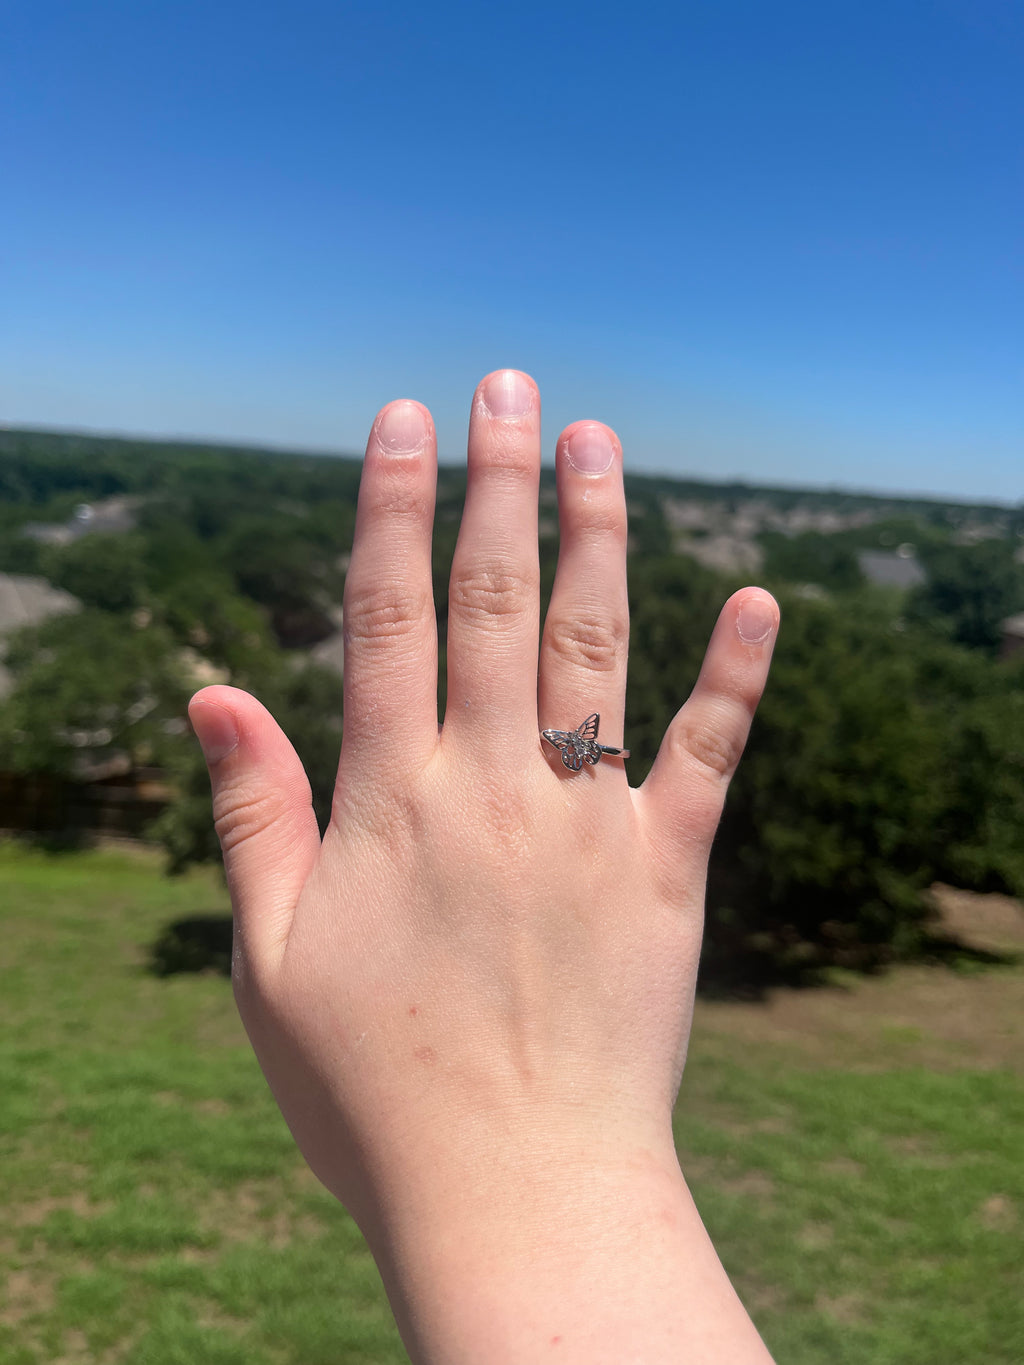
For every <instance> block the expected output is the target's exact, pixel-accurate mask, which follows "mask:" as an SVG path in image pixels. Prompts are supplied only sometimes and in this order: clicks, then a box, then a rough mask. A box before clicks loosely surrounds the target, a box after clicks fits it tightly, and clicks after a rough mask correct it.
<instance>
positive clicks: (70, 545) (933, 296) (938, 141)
mask: <svg viewBox="0 0 1024 1365" xmlns="http://www.w3.org/2000/svg"><path fill="white" fill-rule="evenodd" d="M1022 63H1024V14H1022V12H1021V10H1020V7H1019V6H1017V5H1013V4H1010V3H1008V2H1004V0H981V2H980V3H973V4H967V3H962V2H961V0H934V2H933V3H901V2H899V0H897V3H888V4H885V5H882V4H874V3H869V4H865V5H861V6H859V7H857V8H856V9H855V10H851V9H849V8H848V7H846V8H843V7H838V6H827V5H826V6H821V5H811V4H804V3H791V2H787V0H783V3H780V4H776V5H773V6H766V5H760V4H752V3H737V4H732V5H708V4H693V5H681V6H673V7H669V6H661V5H657V6H648V7H636V8H634V9H633V10H622V9H621V8H620V7H612V6H608V5H601V4H596V5H591V6H589V7H585V8H583V7H578V6H559V5H547V6H539V5H533V4H523V5H520V6H517V7H514V8H511V9H504V10H494V9H487V8H481V7H479V6H469V5H460V4H442V5H439V6H436V7H434V8H433V9H431V8H429V7H428V8H426V9H424V8H423V7H413V6H407V5H403V4H394V5H378V6H374V7H367V6H362V7H354V6H348V5H344V4H312V3H304V2H300V3H295V4H291V5H289V6H287V7H285V6H283V5H279V4H250V5H247V6H242V5H240V4H236V3H233V2H232V0H228V2H226V3H221V4H215V5H211V4H208V3H207V4H204V5H199V4H193V3H188V2H186V0H182V2H181V3H175V4H173V5H172V4H166V3H160V2H159V0H157V2H156V3H151V4H138V3H127V2H126V3H110V2H109V0H93V2H92V3H88V4H85V3H60V2H57V0H40V3H37V4H35V5H33V6H31V7H19V8H8V11H7V12H6V13H5V14H4V15H3V16H0V139H2V165H3V176H2V182H0V210H2V211H0V830H2V831H5V835H6V837H5V838H4V839H3V841H2V842H0V913H2V914H3V916H4V921H5V939H6V942H5V945H4V949H3V955H2V956H0V961H2V963H3V980H4V991H3V997H2V998H0V1018H2V1019H3V1029H2V1031H0V1032H2V1036H3V1039H4V1041H3V1042H2V1043H0V1076H2V1080H3V1085H2V1086H0V1096H2V1098H0V1143H2V1144H3V1146H2V1149H0V1150H2V1151H3V1153H4V1160H3V1162H2V1163H0V1170H2V1171H3V1172H4V1174H3V1175H0V1182H2V1184H3V1185H4V1186H6V1191H5V1192H6V1203H7V1207H8V1208H9V1210H10V1235H9V1236H6V1235H5V1236H4V1237H3V1238H0V1267H2V1268H3V1269H4V1271H5V1274H6V1279H5V1288H4V1291H3V1293H4V1295H5V1297H4V1299H3V1300H2V1303H0V1361H10V1362H17V1365H36V1363H37V1362H39V1365H42V1362H47V1365H48V1363H49V1362H51V1361H53V1360H55V1359H61V1360H68V1361H71V1360H83V1361H85V1360H90V1361H91V1360H105V1361H106V1360H109V1361H136V1360H137V1361H145V1362H146V1363H147V1365H164V1362H167V1365H171V1362H178V1361H180V1360H183V1359H188V1360H189V1361H193V1362H205V1361H209V1362H218V1365H220V1363H222V1362H232V1361H235V1360H237V1361H243V1360H244V1361H245V1362H246V1365H254V1363H255V1365H262V1363H263V1362H278V1361H283V1362H291V1361H295V1362H300V1361H301V1362H302V1363H303V1365H315V1363H316V1362H319V1361H323V1362H325V1365H326V1362H328V1361H329V1362H332V1365H334V1363H336V1362H339V1361H343V1362H348V1361H351V1362H364V1361H366V1362H370V1361H373V1362H376V1361H392V1360H402V1359H404V1357H403V1355H402V1352H401V1347H400V1345H399V1344H398V1341H397V1337H396V1336H395V1333H394V1329H393V1327H392V1325H391V1323H390V1318H389V1315H388V1311H387V1307H386V1302H385V1301H384V1299H383V1297H382V1292H381V1290H380V1286H379V1281H378V1280H377V1278H376V1272H375V1271H374V1269H373V1266H372V1262H371V1261H370V1260H369V1258H368V1254H367V1253H366V1251H365V1248H364V1247H363V1245H362V1242H361V1240H360V1238H359V1236H358V1234H357V1233H356V1232H355V1230H354V1229H353V1227H352V1225H351V1223H350V1222H349V1221H348V1219H347V1218H346V1217H345V1216H344V1215H343V1214H341V1213H340V1211H338V1210H337V1209H336V1207H335V1206H334V1205H333V1203H332V1202H331V1201H330V1200H329V1198H328V1197H327V1196H326V1195H325V1194H324V1193H323V1192H322V1191H321V1190H320V1189H319V1188H318V1187H317V1186H316V1185H315V1182H313V1181H312V1178H311V1177H309V1176H308V1173H307V1172H306V1171H305V1168H304V1167H303V1166H302V1164H301V1162H299V1161H298V1159H297V1156H296V1154H295V1153H294V1150H293V1148H292V1146H291V1142H290V1138H289V1137H288V1134H287V1131H286V1129H285V1128H284V1125H283V1123H282V1121H281V1120H280V1117H279V1115H278V1114H277V1111H276V1109H275V1108H274V1106H273V1103H272V1101H271V1100H270V1097H269V1095H268V1093H267V1092H266V1088H265V1086H264V1084H263V1082H262V1078H261V1076H260V1074H259V1072H258V1070H257V1068H256V1065H255V1062H254V1061H253V1059H252V1057H251V1055H250V1053H249V1051H248V1049H247V1045H246V1043H245V1040H244V1037H243V1036H242V1034H241V1030H240V1026H239V1025H238V1023H237V1020H236V1019H235V1016H234V1010H233V1006H232V1002H231V993H230V986H229V983H228V981H227V970H228V963H229V957H230V932H231V931H230V915H229V904H228V900H227V896H226V893H225V890H224V886H223V881H222V878H221V877H220V874H219V871H218V866H219V864H218V850H217V845H216V840H215V838H214V836H213V831H212V819H211V812H210V803H209V796H208V791H207V782H206V774H205V768H204V767H203V764H202V761H201V757H200V755H199V752H198V747H197V746H196V745H195V742H194V740H193V738H192V736H191V732H190V729H189V726H188V722H187V718H186V710H185V708H186V704H187V701H188V698H189V696H190V695H191V693H192V692H193V691H194V690H195V689H196V688H197V687H199V686H202V685H204V684H205V683H208V682H212V681H224V682H231V683H234V684H236V685H238V686H241V687H245V688H247V689H249V690H251V691H252V692H254V693H255V694H256V695H258V696H259V697H260V698H261V699H262V700H263V701H264V702H265V703H266V704H267V705H268V706H269V707H270V709H271V710H272V711H273V712H274V714H275V715H276V716H277V717H278V719H279V720H280V721H281V723H282V725H283V726H284V728H285V730H286V731H287V732H288V734H289V735H290V736H291V738H292V740H293V742H294V743H295V745H296V747H297V749H298V750H299V752H300V754H301V755H302V757H303V759H304V761H305V762H306V765H307V770H308V771H309V773H310V777H311V780H312V783H313V788H314V799H315V802H316V806H317V811H318V815H319V816H320V819H321V822H324V821H326V819H327V817H328V815H329V810H330V795H331V786H332V781H333V775H334V769H335V766H336V762H337V753H338V747H339V744H340V735H341V722H342V700H341V695H342V691H341V689H342V681H341V680H342V672H343V651H342V647H341V638H342V636H341V632H342V612H341V601H342V593H343V589H344V579H345V571H346V567H347V563H348V551H349V548H350V544H351V534H352V527H353V520H354V504H355V495H356V490H357V487H358V478H359V463H358V455H359V452H360V450H361V448H362V445H363V443H364V441H365V437H366V433H367V431H368V430H369V427H370V425H371V423H372V421H373V418H374V416H375V413H376V411H377V410H378V408H379V407H380V406H381V405H382V404H383V403H385V402H387V401H388V400H390V399H392V398H395V397H400V396H408V397H413V398H417V399H419V400H421V401H423V402H425V403H426V404H428V406H429V407H430V408H431V410H432V412H433V414H434V417H435V421H436V424H437V427H438V433H439V443H440V451H441V459H442V468H441V471H440V475H439V487H438V517H437V524H436V528H435V570H434V572H435V596H436V600H437V609H438V624H439V630H440V635H441V643H442V662H443V642H444V630H445V621H446V601H447V572H448V565H449V563H450V559H451V554H452V550H453V547H454V542H455V536H456V533H457V529H458V520H459V514H460V509H461V502H462V497H463V493H464V487H465V477H464V451H465V429H466V424H467V417H468V411H469V402H470V397H471V395H472V392H473V388H474V386H475V384H476V383H477V382H478V380H479V379H480V378H481V377H482V375H483V374H485V373H486V372H488V371H489V370H491V369H494V368H497V367H501V366H514V367H517V368H521V369H524V370H527V371H528V372H529V373H531V374H532V375H533V376H534V377H535V378H536V379H537V381H538V383H539V385H540V388H541V393H542V397H543V401H544V438H545V449H546V451H547V452H548V454H549V456H550V454H551V453H553V449H554V443H555V439H556V437H557V435H558V432H559V430H560V429H561V428H562V427H563V426H564V425H565V424H566V423H568V422H570V421H573V420H576V419H577V418H580V417H593V418H598V419H600V420H603V421H606V422H608V423H609V424H610V425H612V426H613V427H615V429H616V430H617V431H618V433H619V434H620V436H621V438H622V441H623V446H624V450H625V458H626V468H627V495H628V500H629V508H630V518H631V544H630V596H631V609H632V617H633V638H632V655H631V677H630V697H629V708H628V716H627V731H626V733H627V741H628V743H629V744H630V748H631V749H632V752H633V753H634V755H636V758H635V759H634V760H632V761H631V763H630V775H631V780H632V781H633V782H634V783H638V782H639V781H640V780H642V778H643V776H644V775H645V772H646V768H647V766H648V765H649V763H650V761H651V759H652V758H653V755H654V753H655V751H656V748H657V744H658V741H659V739H660V736H661V734H662V732H663V730H664V727H665V725H666V724H667V722H668V720H669V719H670V717H671V716H672V714H673V713H674V711H675V709H676V708H677V707H678V705H679V704H680V702H681V701H682V700H683V699H684V698H685V695H686V693H687V690H688V688H689V687H690V685H691V684H692V681H693V679H694V678H695V676H696V671H697V669H698V667H699V663H700V658H701V655H702V653H703V648H704V645H705V643H706V640H707V636H708V633H709V631H710V628H711V625H712V623H713V621H714V618H715V615H716V613H717V609H718V606H719V604H720V603H721V602H722V601H723V600H724V598H725V597H726V596H727V595H728V593H729V592H731V591H732V590H733V589H734V588H736V587H739V586H741V585H742V584H743V583H747V582H751V581H757V582H759V583H763V584H764V585H765V586H767V587H769V588H770V589H772V591H774V592H775V593H776V595H777V596H778V597H779V600H780V602H781V604H782V608H783V627H782V632H781V635H780V640H779V645H778V649H777V652H776V662H775V666H774V669H773V675H772V680H771V682H770V685H769V689H768V693H767V695H766V698H765V701H764V704H763V707H762V710H761V712H760V713H759V716H758V719H757V721H756V723H755V727H754V730H753V733H752V736H751V743H750V747H749V751H748V755H747V757H746V758H745V760H744V763H743V765H742V766H741V769H740V772H739V774H738V776H737V778H736V781H735V783H734V786H733V789H732V791H731V793H730V797H729V803H728V807H727V811H726V817H725V820H724V821H723V826H722V830H721V833H720V836H719V840H718V843H717V845H716V851H715V857H714V860H713V866H712V871H711V877H710V882H709V902H708V926H707V941H706V948H705V957H704V962H703V965H702V989H703V992H704V999H703V1001H702V1003H701V1006H700V1007H699V1009H698V1022H697V1027H696V1031H695V1036H694V1042H693V1047H692V1051H691V1060H690V1063H689V1067H688V1071H687V1078H686V1082H685V1084H684V1092H683V1100H682V1102H681V1106H680V1116H679V1129H678V1140H679V1146H680V1152H681V1155H682V1157H683V1161H684V1169H686V1171H687V1173H688V1175H689V1176H690V1178H691V1181H692V1183H693V1186H694V1189H695V1192H696V1195H697V1198H698V1203H699V1204H700V1207H701V1210H702V1213H703V1214H704V1216H705V1219H706V1221H707V1222H708V1224H709V1227H710V1228H711V1230H712V1233H713V1236H714V1237H715V1240H716V1244H718V1245H719V1246H720V1249H721V1250H722V1254H723V1258H724V1259H725V1261H726V1264H727V1266H728V1268H729V1270H730V1272H731V1273H732V1274H733V1275H734V1277H735V1278H736V1280H737V1283H738V1285H739V1287H740V1289H741V1293H742V1294H743V1295H744V1298H745V1300H746V1301H747V1302H748V1303H749V1304H750V1306H751V1309H752V1312H753V1314H754V1317H755V1320H756V1321H757V1323H758V1325H759V1327H760V1328H761V1329H762V1331H763V1332H764V1334H765V1336H766V1339H767V1340H768V1343H769V1345H770V1346H771V1347H772V1348H773V1350H774V1351H775V1352H776V1353H777V1354H778V1356H779V1358H780V1360H781V1359H786V1360H790V1361H797V1362H800V1361H807V1362H810V1361H812V1360H814V1361H817V1360H820V1359H821V1358H822V1355H823V1353H827V1354H828V1357H829V1358H830V1359H832V1360H834V1361H836V1362H846V1361H849V1362H862V1361H863V1362H867V1361H869V1360H870V1361H872V1362H875V1363H876V1365H877V1362H880V1361H892V1362H918V1361H920V1362H922V1365H923V1362H926V1361H927V1362H928V1365H936V1362H942V1361H946V1360H948V1361H954V1360H956V1361H958V1362H959V1361H961V1360H964V1359H972V1360H978V1361H993V1362H1007V1365H1009V1363H1010V1362H1014V1363H1015V1365H1017V1363H1019V1361H1020V1360H1021V1359H1024V1314H1022V1310H1021V1307H1020V1302H1019V1297H1020V1296H1019V1293H1018V1292H1016V1290H1015V1287H1014V1286H1015V1275H1016V1274H1017V1273H1018V1269H1019V1265H1018V1263H1019V1245H1018V1244H1019V1235H1020V1219H1021V1217H1022V1216H1024V1176H1022V1174H1021V1170H1020V1166H1019V1161H1016V1160H1015V1159H1014V1153H1013V1135H1014V1134H1016V1133H1017V1132H1019V1125H1020V1122H1021V1121H1022V1120H1024V1086H1022V1084H1021V1063H1020V1057H1021V1055H1022V1054H1021V1047H1020V1044H1021V1042H1022V1037H1021V1034H1022V1028H1021V1018H1022V1014H1021V1008H1022V1006H1024V961H1022V958H1021V950H1022V947H1024V916H1022V915H1021V897H1022V896H1024V686H1022V685H1024V500H1022V499H1024V491H1022V471H1024V404H1022V386H1021V380H1022V359H1021V357H1022V353H1024V352H1022V335H1021V333H1022V327H1021V319H1022V317H1024V276H1022V271H1021V257H1020V242H1021V232H1022V208H1024V189H1022V186H1024V178H1022V165H1021V155H1020V148H1021V145H1022V133H1024V114H1022V99H1021V94H1020V84H1021V82H1020V72H1021V69H1022ZM557 549H558V529H557V509H556V507H555V501H554V482H553V472H552V470H551V468H550V464H548V465H547V466H546V468H545V471H544V477H543V480H542V491H541V563H542V573H543V579H544V584H545V591H547V590H548V589H549V588H550V583H551V580H552V577H553V573H554V565H555V561H556V557H557ZM439 693H440V695H439V704H440V705H441V706H442V707H443V701H444V680H443V675H442V678H441V682H440V689H439ZM1018 1288H1019V1286H1018Z"/></svg>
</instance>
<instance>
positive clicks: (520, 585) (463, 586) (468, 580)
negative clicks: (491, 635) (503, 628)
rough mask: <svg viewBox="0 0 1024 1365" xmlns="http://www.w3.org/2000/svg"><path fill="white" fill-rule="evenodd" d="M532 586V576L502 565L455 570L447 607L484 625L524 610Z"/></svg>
mask: <svg viewBox="0 0 1024 1365" xmlns="http://www.w3.org/2000/svg"><path fill="white" fill-rule="evenodd" d="M535 590H536V584H535V582H534V580H533V579H531V578H528V577H527V576H525V575H524V574H521V573H516V572H513V571H510V570H505V569H478V570H475V571H474V572H472V573H465V574H463V573H459V574H456V575H455V576H454V578H453V581H452V588H451V593H450V601H449V608H450V609H451V610H453V611H454V612H456V613H458V614H459V615H461V616H462V617H464V618H465V619H467V620H470V621H473V622H474V623H475V624H479V625H483V626H487V625H491V624H494V623H497V622H500V621H501V620H503V619H505V618H507V617H509V616H518V615H521V614H522V613H523V612H525V611H526V609H527V606H528V604H529V602H530V600H531V598H532V595H533V593H534V592H535Z"/></svg>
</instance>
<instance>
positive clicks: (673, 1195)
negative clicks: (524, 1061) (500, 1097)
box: [371, 1149, 770, 1365]
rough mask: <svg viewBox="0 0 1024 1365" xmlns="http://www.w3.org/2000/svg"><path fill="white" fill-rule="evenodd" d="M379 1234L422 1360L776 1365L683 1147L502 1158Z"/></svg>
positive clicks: (440, 1364)
mask: <svg viewBox="0 0 1024 1365" xmlns="http://www.w3.org/2000/svg"><path fill="white" fill-rule="evenodd" d="M487 1164H491V1163H487ZM371 1240H372V1241H374V1242H376V1243H377V1245H376V1246H375V1247H374V1250H375V1253H376V1254H377V1258H378V1262H379V1263H380V1265H381V1269H382V1272H383V1274H384V1277H385V1281H386V1283H387V1287H388V1292H389V1295H390V1296H391V1300H392V1306H393V1308H394V1310H395V1314H396V1318H397V1319H398V1322H399V1326H400V1328H401V1330H402V1333H403V1336H404V1338H405V1340H406V1345H407V1347H408V1349H409V1352H410V1355H411V1357H412V1359H413V1361H414V1362H416V1365H520V1362H522V1365H528V1363H530V1365H532V1362H536V1361H543V1360H548V1359H550V1360H552V1361H554V1362H560V1363H564V1365H576V1362H580V1365H605V1363H606V1362H607V1365H630V1362H635V1363H636V1365H684V1363H685V1365H698V1362H699V1363H700V1365H704V1363H705V1362H706V1363H707V1365H712V1362H713V1365H741V1363H742V1365H765V1363H766V1362H769V1361H770V1356H769V1355H768V1352H767V1350H766V1349H765V1347H764V1344H763V1343H762V1342H761V1340H760V1338H759V1336H758V1335H757V1332H756V1331H755V1329H754V1327H753V1325H752V1324H751V1322H750V1319H749V1317H748V1316H747V1314H746V1312H745V1310H744V1308H743V1306H742V1305H741V1303H740V1301H739V1299H738V1298H737V1296H736V1294H735V1291H734V1290H733V1288H732V1286H731V1284H730V1283H729V1280H728V1277H727V1276H726V1274H725V1271H724V1270H723V1268H722V1265H721V1263H720V1261H719V1259H718V1257H717V1255H716V1253H715V1250H714V1248H713V1246H712V1245H711V1242H710V1240H709V1238H708V1236H707V1233H706V1232H705V1230H704V1226H703V1223H702V1222H701V1219H700V1215H699V1214H698V1212H697V1210H696V1207H695V1206H694V1203H693V1200H692V1199H691V1197H690V1194H689V1191H688V1189H687V1187H686V1183H685V1181H684V1179H683V1177H682V1175H681V1173H680V1171H679V1167H678V1164H677V1163H676V1161H675V1155H674V1152H671V1151H669V1152H667V1153H666V1152H662V1153H660V1154H659V1155H657V1156H656V1155H655V1154H654V1153H652V1152H651V1151H650V1150H649V1149H648V1150H640V1149H637V1150H635V1151H633V1152H631V1153H630V1154H628V1155H626V1156H624V1157H621V1158H620V1157H616V1158H614V1159H610V1158H609V1157H608V1155H607V1154H606V1153H601V1154H600V1155H599V1156H598V1157H597V1159H596V1160H587V1159H586V1157H585V1156H583V1155H582V1154H581V1155H580V1156H579V1157H576V1158H574V1159H573V1160H572V1161H563V1160H554V1161H553V1160H550V1159H547V1158H545V1157H543V1156H542V1157H541V1158H539V1159H536V1158H533V1157H531V1155H530V1154H529V1153H525V1154H524V1156H523V1158H522V1159H521V1160H516V1159H514V1158H513V1159H512V1160H509V1159H508V1154H507V1153H505V1154H504V1156H503V1158H502V1159H500V1160H497V1161H495V1162H494V1163H493V1164H491V1170H490V1173H488V1172H487V1171H486V1170H484V1169H483V1168H481V1167H477V1168H476V1169H475V1170H473V1171H472V1172H467V1171H466V1170H465V1167H463V1168H462V1169H461V1170H459V1172H458V1174H454V1173H453V1176H452V1178H451V1179H450V1180H449V1181H447V1182H446V1181H445V1178H444V1176H443V1174H441V1175H440V1177H439V1179H438V1181H437V1182H436V1183H435V1193H434V1194H433V1195H428V1196H426V1197H425V1198H424V1199H423V1200H416V1199H415V1198H413V1199H412V1201H411V1202H410V1200H409V1199H408V1198H406V1199H405V1200H404V1206H403V1207H402V1209H401V1210H400V1211H398V1212H397V1213H396V1214H395V1216H394V1217H392V1218H391V1220H390V1226H389V1227H388V1229H387V1231H384V1230H383V1229H381V1230H380V1231H379V1232H378V1235H377V1236H375V1237H373V1238H372V1239H371Z"/></svg>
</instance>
